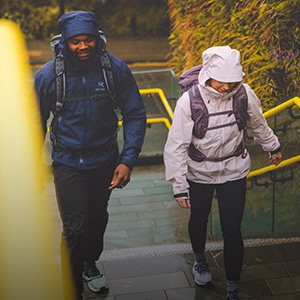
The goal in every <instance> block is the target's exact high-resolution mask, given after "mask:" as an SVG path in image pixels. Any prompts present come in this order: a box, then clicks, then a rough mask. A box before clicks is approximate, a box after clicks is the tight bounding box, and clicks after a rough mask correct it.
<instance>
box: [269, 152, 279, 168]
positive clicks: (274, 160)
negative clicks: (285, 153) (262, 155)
mask: <svg viewBox="0 0 300 300" xmlns="http://www.w3.org/2000/svg"><path fill="white" fill-rule="evenodd" d="M281 159H282V155H281V152H277V153H276V154H274V155H272V156H270V157H269V160H270V163H271V164H272V165H275V166H278V165H279V164H280V163H281Z"/></svg>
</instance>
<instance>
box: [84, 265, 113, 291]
mask: <svg viewBox="0 0 300 300" xmlns="http://www.w3.org/2000/svg"><path fill="white" fill-rule="evenodd" d="M82 278H83V279H84V280H86V281H87V284H88V287H89V289H90V290H91V291H92V292H94V293H102V292H105V291H107V289H108V283H107V279H106V277H105V276H104V275H103V274H101V273H100V271H99V270H98V268H97V267H96V265H95V263H88V262H85V263H84V271H83V273H82Z"/></svg>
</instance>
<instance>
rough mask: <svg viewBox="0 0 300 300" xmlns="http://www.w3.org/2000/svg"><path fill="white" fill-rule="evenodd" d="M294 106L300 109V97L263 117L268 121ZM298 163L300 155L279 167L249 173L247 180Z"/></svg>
mask: <svg viewBox="0 0 300 300" xmlns="http://www.w3.org/2000/svg"><path fill="white" fill-rule="evenodd" d="M293 105H297V106H298V107H299V108H300V98H299V97H294V98H292V99H290V100H288V101H286V102H284V103H282V104H280V105H278V106H276V107H274V108H272V109H270V110H268V111H267V112H265V113H264V114H263V116H264V117H265V118H266V119H267V118H270V117H272V116H275V115H277V114H279V113H280V112H282V111H283V110H285V109H286V108H289V107H292V106H293ZM297 162H300V155H298V156H294V157H292V158H289V159H286V160H283V161H282V162H281V163H280V164H279V165H278V166H274V165H272V166H268V167H264V168H261V169H258V170H255V171H252V172H250V173H249V175H248V176H247V178H252V177H256V176H259V175H263V174H265V173H268V172H272V171H275V170H278V169H280V168H284V167H286V166H289V165H291V164H294V163H297Z"/></svg>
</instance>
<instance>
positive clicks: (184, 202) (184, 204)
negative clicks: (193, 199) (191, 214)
mask: <svg viewBox="0 0 300 300" xmlns="http://www.w3.org/2000/svg"><path fill="white" fill-rule="evenodd" d="M176 201H177V203H178V205H179V206H180V207H182V208H190V207H191V205H190V199H182V198H178V199H176Z"/></svg>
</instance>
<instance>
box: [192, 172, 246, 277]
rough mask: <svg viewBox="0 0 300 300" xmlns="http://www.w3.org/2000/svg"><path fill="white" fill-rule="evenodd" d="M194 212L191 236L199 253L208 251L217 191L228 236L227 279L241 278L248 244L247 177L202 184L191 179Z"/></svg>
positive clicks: (225, 251)
mask: <svg viewBox="0 0 300 300" xmlns="http://www.w3.org/2000/svg"><path fill="white" fill-rule="evenodd" d="M189 184H190V201H191V215H190V220H189V235H190V239H191V243H192V248H193V251H194V252H195V253H201V252H203V251H204V250H205V242H206V233H207V222H208V216H209V213H210V210H211V203H212V198H213V193H214V190H216V193H217V198H218V205H219V214H220V222H221V228H222V234H223V239H224V265H225V271H226V278H227V280H233V281H237V280H239V279H240V274H241V269H242V264H243V257H244V244H243V239H242V234H241V222H242V218H243V212H244V207H245V198H246V178H243V179H240V180H236V181H229V182H226V183H224V184H201V183H194V182H191V181H189Z"/></svg>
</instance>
